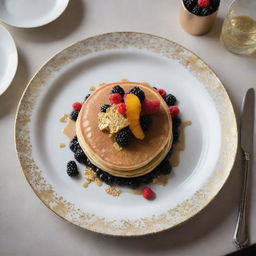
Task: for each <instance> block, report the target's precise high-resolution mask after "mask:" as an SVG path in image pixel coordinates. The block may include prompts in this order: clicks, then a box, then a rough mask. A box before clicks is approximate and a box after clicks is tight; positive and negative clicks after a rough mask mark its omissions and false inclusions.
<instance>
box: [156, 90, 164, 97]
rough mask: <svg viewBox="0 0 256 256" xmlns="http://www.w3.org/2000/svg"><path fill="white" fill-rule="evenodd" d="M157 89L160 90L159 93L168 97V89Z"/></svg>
mask: <svg viewBox="0 0 256 256" xmlns="http://www.w3.org/2000/svg"><path fill="white" fill-rule="evenodd" d="M157 91H158V92H159V94H160V95H161V96H162V97H163V98H165V97H166V91H165V90H164V89H157Z"/></svg>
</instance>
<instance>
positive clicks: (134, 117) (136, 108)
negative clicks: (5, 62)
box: [125, 93, 145, 140]
mask: <svg viewBox="0 0 256 256" xmlns="http://www.w3.org/2000/svg"><path fill="white" fill-rule="evenodd" d="M125 105H126V110H127V112H126V115H127V119H128V122H129V127H130V129H131V131H132V133H133V134H134V136H135V137H136V138H137V139H140V140H143V139H144V137H145V134H144V132H143V130H142V128H141V126H140V112H141V103H140V99H139V98H138V97H137V96H136V95H135V94H132V93H131V94H128V95H127V96H126V98H125Z"/></svg>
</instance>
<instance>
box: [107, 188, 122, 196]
mask: <svg viewBox="0 0 256 256" xmlns="http://www.w3.org/2000/svg"><path fill="white" fill-rule="evenodd" d="M105 191H106V192H107V194H109V195H111V196H119V195H120V194H121V193H122V191H121V190H120V189H117V188H115V187H108V188H106V189H105Z"/></svg>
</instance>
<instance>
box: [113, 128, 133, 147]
mask: <svg viewBox="0 0 256 256" xmlns="http://www.w3.org/2000/svg"><path fill="white" fill-rule="evenodd" d="M132 139H133V134H132V132H131V130H130V129H129V128H128V127H126V128H124V129H122V130H121V131H119V132H118V133H117V135H116V142H117V144H118V145H119V146H120V147H127V146H128V145H129V144H130V143H131V142H132Z"/></svg>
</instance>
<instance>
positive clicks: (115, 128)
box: [98, 105, 129, 134]
mask: <svg viewBox="0 0 256 256" xmlns="http://www.w3.org/2000/svg"><path fill="white" fill-rule="evenodd" d="M98 120H99V124H98V127H99V129H100V130H101V131H109V133H110V134H114V133H117V132H119V131H120V130H122V129H123V128H125V127H126V126H128V125H129V122H128V120H127V119H126V118H125V117H124V116H123V115H121V114H119V113H118V111H117V109H116V107H115V106H114V105H112V106H111V107H109V108H108V109H107V110H106V113H103V112H100V113H99V114H98Z"/></svg>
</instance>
